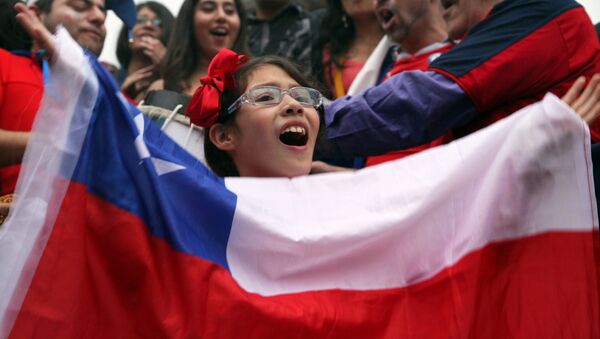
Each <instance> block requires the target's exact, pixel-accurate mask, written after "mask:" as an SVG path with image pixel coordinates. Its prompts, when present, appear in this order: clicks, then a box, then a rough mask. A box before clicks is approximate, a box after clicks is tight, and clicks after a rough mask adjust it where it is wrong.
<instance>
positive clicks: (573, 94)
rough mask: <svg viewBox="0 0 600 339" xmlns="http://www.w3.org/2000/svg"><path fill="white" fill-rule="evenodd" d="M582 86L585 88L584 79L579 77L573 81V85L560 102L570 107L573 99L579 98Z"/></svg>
mask: <svg viewBox="0 0 600 339" xmlns="http://www.w3.org/2000/svg"><path fill="white" fill-rule="evenodd" d="M583 86H585V77H582V76H581V77H579V78H577V80H575V82H574V83H573V85H571V88H569V90H568V91H567V93H566V94H565V95H564V96H563V97H562V101H564V102H565V103H566V104H567V105H569V106H572V105H573V102H574V101H575V99H577V97H578V96H579V93H581V90H582V89H583Z"/></svg>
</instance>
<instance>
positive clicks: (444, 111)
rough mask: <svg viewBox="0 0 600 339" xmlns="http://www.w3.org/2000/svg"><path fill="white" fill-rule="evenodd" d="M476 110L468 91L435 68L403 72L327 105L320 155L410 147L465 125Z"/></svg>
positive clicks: (343, 155)
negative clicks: (435, 70)
mask: <svg viewBox="0 0 600 339" xmlns="http://www.w3.org/2000/svg"><path fill="white" fill-rule="evenodd" d="M475 114H476V110H475V106H474V105H473V103H472V101H471V100H470V99H469V97H468V96H467V95H466V94H465V92H464V91H463V90H462V89H461V88H460V87H459V86H458V85H457V84H456V83H455V82H454V81H452V80H451V79H449V78H447V77H445V76H444V75H441V74H438V73H436V72H433V71H414V72H403V73H400V74H398V75H395V76H393V77H391V78H390V79H389V80H387V81H385V82H384V83H382V84H380V85H378V86H376V87H373V88H370V89H368V90H366V91H364V92H363V93H361V94H359V95H356V96H352V97H350V96H347V97H343V98H340V99H338V100H335V101H333V102H332V103H331V104H330V105H329V106H327V107H326V108H325V127H326V129H325V136H326V138H322V139H325V140H321V141H319V145H318V149H317V157H328V158H339V157H341V158H351V157H354V156H369V155H377V154H382V153H385V152H389V151H392V150H397V149H404V148H409V147H413V146H417V145H421V144H423V143H426V142H428V141H431V140H433V139H435V138H437V137H439V136H441V135H443V134H444V133H445V132H447V131H448V130H450V129H452V128H454V127H458V126H461V125H463V124H465V123H466V122H468V121H469V120H471V119H472V118H473V117H474V116H475Z"/></svg>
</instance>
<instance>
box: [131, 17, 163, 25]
mask: <svg viewBox="0 0 600 339" xmlns="http://www.w3.org/2000/svg"><path fill="white" fill-rule="evenodd" d="M148 21H150V24H151V25H152V26H154V27H159V26H160V24H161V23H162V20H161V19H160V18H154V19H150V18H149V17H147V16H139V17H137V19H136V20H135V23H136V24H137V25H145V24H146V22H148Z"/></svg>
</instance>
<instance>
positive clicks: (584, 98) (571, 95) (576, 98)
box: [562, 74, 600, 125]
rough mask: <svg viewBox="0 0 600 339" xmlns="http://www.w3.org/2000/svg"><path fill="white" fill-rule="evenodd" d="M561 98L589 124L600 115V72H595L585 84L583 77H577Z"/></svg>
mask: <svg viewBox="0 0 600 339" xmlns="http://www.w3.org/2000/svg"><path fill="white" fill-rule="evenodd" d="M562 100H563V101H564V102H566V103H567V104H568V105H569V106H571V107H572V108H573V110H574V111H575V112H577V115H579V116H580V117H581V119H583V120H584V121H585V122H586V123H587V124H588V125H589V124H591V123H592V122H593V121H594V120H595V119H596V118H597V117H598V115H600V74H595V75H594V76H593V77H592V80H590V82H589V83H588V84H587V86H586V85H585V78H584V77H580V78H579V79H577V80H576V81H575V83H574V84H573V86H571V88H570V89H569V91H568V92H567V94H565V95H564V96H563V97H562Z"/></svg>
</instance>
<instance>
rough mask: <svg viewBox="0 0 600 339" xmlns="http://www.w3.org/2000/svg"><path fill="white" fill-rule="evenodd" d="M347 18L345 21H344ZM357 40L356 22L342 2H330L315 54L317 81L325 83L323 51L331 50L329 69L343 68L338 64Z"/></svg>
mask: <svg viewBox="0 0 600 339" xmlns="http://www.w3.org/2000/svg"><path fill="white" fill-rule="evenodd" d="M344 18H345V19H344ZM355 38H356V27H355V26H354V20H352V18H351V17H350V16H349V15H348V14H346V12H345V11H344V7H343V6H342V1H341V0H328V1H327V12H326V13H325V17H324V18H323V22H322V24H321V34H320V36H319V40H318V42H317V47H316V48H315V52H314V54H313V58H312V59H313V70H314V74H315V75H316V77H317V79H318V80H319V81H320V82H321V83H323V82H324V72H325V71H326V70H327V66H324V65H323V49H325V48H328V49H329V65H330V66H329V67H331V66H333V65H335V66H336V67H340V68H341V67H343V65H340V64H339V62H338V59H339V57H340V56H342V55H344V54H346V52H348V50H349V48H350V46H351V45H352V41H353V40H354V39H355Z"/></svg>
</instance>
